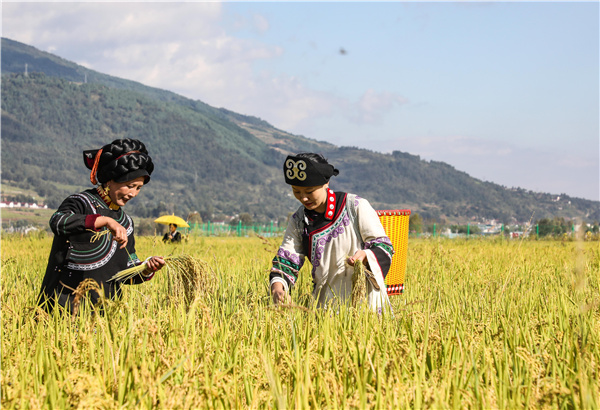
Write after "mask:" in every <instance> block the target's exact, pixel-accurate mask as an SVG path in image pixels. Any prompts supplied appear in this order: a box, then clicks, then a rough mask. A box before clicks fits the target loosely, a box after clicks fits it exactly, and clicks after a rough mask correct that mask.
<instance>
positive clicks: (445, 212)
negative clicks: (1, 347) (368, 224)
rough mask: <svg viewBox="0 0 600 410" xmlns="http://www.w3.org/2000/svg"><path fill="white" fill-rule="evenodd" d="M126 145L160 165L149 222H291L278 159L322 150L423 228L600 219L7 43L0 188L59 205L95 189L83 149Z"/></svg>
mask: <svg viewBox="0 0 600 410" xmlns="http://www.w3.org/2000/svg"><path fill="white" fill-rule="evenodd" d="M25 63H27V64H28V73H29V74H28V75H27V76H25V74H24V73H23V71H24V64H25ZM82 78H85V79H86V80H87V82H83V80H82ZM125 137H131V138H139V139H141V140H143V141H144V142H145V143H146V144H147V146H148V148H149V150H150V153H151V155H152V157H153V159H154V161H155V164H156V171H155V173H154V175H153V176H152V181H151V183H150V184H149V185H148V186H147V187H145V188H144V190H143V192H142V194H141V195H140V196H139V197H138V198H136V200H135V201H134V202H132V203H131V204H130V205H128V211H129V212H130V213H132V214H133V215H135V216H138V217H143V218H150V217H154V216H158V215H159V214H161V213H164V212H170V213H171V212H172V213H177V214H180V215H183V216H186V215H187V214H188V213H190V212H199V213H200V215H201V216H202V218H203V220H212V219H213V218H215V217H216V215H219V216H230V217H234V216H235V215H239V214H242V213H247V214H249V215H250V216H251V217H252V219H253V220H254V221H256V222H268V221H271V220H277V219H280V218H285V217H286V216H287V215H288V214H289V212H291V211H292V210H294V209H295V208H296V202H295V200H294V199H293V198H292V196H291V195H290V192H289V191H290V190H289V187H288V186H286V185H285V183H284V182H283V178H282V176H281V164H282V163H283V159H284V158H285V155H286V154H287V153H290V152H301V151H315V152H319V153H322V154H324V155H325V156H326V157H328V158H329V160H330V161H331V162H332V163H333V164H335V165H336V167H337V168H338V169H340V175H339V176H338V177H336V178H334V179H333V180H332V184H331V186H332V188H333V189H334V190H341V191H348V192H353V193H356V194H358V195H360V196H362V197H364V198H367V199H369V200H370V201H371V202H372V203H373V205H374V206H375V207H376V208H378V209H401V208H408V209H411V210H412V211H413V212H419V214H420V215H422V217H423V218H424V221H425V222H432V221H439V222H442V223H447V222H448V223H450V222H454V223H459V222H467V221H474V220H481V219H484V218H486V219H498V220H500V221H502V222H506V223H509V222H514V221H529V220H531V219H533V220H537V219H540V218H554V217H562V218H566V219H569V220H571V219H579V220H585V221H588V222H592V221H597V220H599V219H600V207H599V203H598V201H589V200H584V199H578V198H570V197H568V196H566V195H564V194H561V195H560V200H556V198H557V195H550V194H544V193H534V192H531V191H526V190H523V189H518V188H513V189H507V188H506V187H502V186H500V185H497V184H494V183H491V182H484V181H480V180H477V179H475V178H472V177H470V176H469V175H467V174H466V173H464V172H461V171H458V170H456V169H455V168H453V167H452V166H450V165H448V164H445V163H443V162H436V161H431V162H429V161H424V160H422V159H420V158H419V157H418V156H415V155H411V154H408V153H403V152H399V151H395V152H393V153H392V154H382V153H378V152H374V151H370V150H365V149H358V148H354V147H336V146H334V145H332V144H329V143H325V142H321V141H316V140H312V139H309V138H305V137H303V136H297V135H292V134H289V133H287V132H285V131H283V130H279V129H276V128H274V127H272V126H271V125H270V124H269V123H268V122H266V121H264V120H262V119H259V118H255V117H249V116H244V115H241V114H237V113H234V112H231V111H229V110H227V109H225V108H220V109H217V108H213V107H210V106H208V105H207V104H205V103H203V102H201V101H194V100H190V99H187V98H184V97H182V96H179V95H177V94H174V93H172V92H169V91H165V90H159V89H155V88H151V87H147V86H144V85H142V84H140V83H136V82H132V81H127V80H123V79H119V78H116V77H111V76H108V75H105V74H101V73H97V72H94V71H92V70H89V69H86V68H84V67H81V66H78V65H76V64H74V63H71V62H68V61H66V60H64V59H61V58H60V57H57V56H53V55H52V54H49V53H44V52H41V51H39V50H36V49H35V48H33V47H30V46H27V45H24V44H21V43H18V42H15V41H12V40H8V39H2V147H1V148H2V183H10V184H13V185H15V186H18V187H20V188H22V189H29V190H32V191H33V192H35V193H36V194H37V195H39V196H41V197H43V198H44V200H45V201H46V202H47V203H48V205H49V206H51V207H56V206H58V204H59V203H60V201H62V199H64V197H65V196H66V195H68V194H71V193H73V190H74V189H76V190H79V189H84V188H86V187H90V186H91V184H90V183H89V182H87V181H88V173H87V169H86V168H85V167H84V166H83V162H82V159H81V158H82V157H81V152H82V151H83V150H85V149H91V148H97V147H99V146H101V145H103V144H106V143H108V142H110V141H112V140H113V139H116V138H125Z"/></svg>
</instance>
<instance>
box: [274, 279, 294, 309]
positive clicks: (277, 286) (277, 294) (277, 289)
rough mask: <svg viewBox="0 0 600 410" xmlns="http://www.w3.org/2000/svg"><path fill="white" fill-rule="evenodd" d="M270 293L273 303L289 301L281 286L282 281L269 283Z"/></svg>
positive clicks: (288, 296)
mask: <svg viewBox="0 0 600 410" xmlns="http://www.w3.org/2000/svg"><path fill="white" fill-rule="evenodd" d="M271 295H273V303H275V304H276V305H277V304H280V303H290V295H288V294H287V293H286V291H285V289H284V288H283V283H281V282H275V283H273V285H271Z"/></svg>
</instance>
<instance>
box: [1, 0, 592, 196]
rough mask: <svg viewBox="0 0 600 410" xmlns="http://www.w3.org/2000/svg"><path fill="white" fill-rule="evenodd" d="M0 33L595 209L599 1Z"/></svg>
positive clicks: (254, 7) (293, 11)
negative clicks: (580, 201) (592, 203)
mask: <svg viewBox="0 0 600 410" xmlns="http://www.w3.org/2000/svg"><path fill="white" fill-rule="evenodd" d="M2 35H3V36H5V37H8V38H11V39H14V40H17V41H22V42H24V43H27V44H30V45H33V46H34V47H37V48H39V49H41V50H44V51H50V52H53V53H55V54H57V55H59V56H61V57H63V58H66V59H68V60H72V61H75V62H77V63H79V64H82V65H85V66H87V67H89V68H92V69H95V70H98V71H101V72H104V73H107V74H111V75H116V76H119V77H123V78H127V79H131V80H135V81H139V82H142V83H144V84H147V85H150V86H155V87H159V88H164V89H168V90H171V91H174V92H177V93H179V94H182V95H185V96H186V97H190V98H193V99H199V100H202V101H204V102H206V103H208V104H210V105H213V106H217V107H225V108H228V109H230V110H233V111H236V112H239V113H242V114H248V115H254V116H257V117H260V118H262V119H264V120H266V121H268V122H270V123H271V124H273V125H274V126H276V127H278V128H280V129H283V130H286V131H289V132H292V133H294V134H300V135H304V136H306V137H309V138H314V139H317V140H322V141H329V142H331V143H334V144H336V145H348V146H358V147H362V148H368V149H371V150H374V151H379V152H391V151H393V150H400V151H404V152H409V153H411V154H414V155H420V156H421V157H422V158H424V159H428V160H437V161H444V162H447V163H449V164H451V165H453V166H454V167H455V168H457V169H459V170H462V171H465V172H467V173H469V174H470V175H472V176H474V177H476V178H479V179H483V180H486V181H492V182H496V183H499V184H502V185H505V186H507V187H522V188H526V189H531V190H534V191H542V192H550V193H555V194H560V193H567V194H569V195H572V196H577V197H583V198H589V199H595V200H598V199H600V198H599V196H600V193H599V191H600V186H599V185H600V183H599V179H600V177H599V174H600V161H599V157H600V144H599V122H600V119H599V78H600V74H599V59H600V57H599V37H600V33H599V5H598V2H580V3H574V2H527V3H525V2H484V3H472V2H433V3H417V2H330V3H324V2H260V3H256V2H211V3H201V2H186V3H182V2H167V3H149V2H141V3H139V2H138V3H135V2H132V3H124V2H123V3H118V2H117V3H115V2H112V3H108V2H89V3H86V2H76V3H60V2H44V3H29V2H6V1H4V2H3V6H2ZM342 49H343V50H344V52H341V50H342Z"/></svg>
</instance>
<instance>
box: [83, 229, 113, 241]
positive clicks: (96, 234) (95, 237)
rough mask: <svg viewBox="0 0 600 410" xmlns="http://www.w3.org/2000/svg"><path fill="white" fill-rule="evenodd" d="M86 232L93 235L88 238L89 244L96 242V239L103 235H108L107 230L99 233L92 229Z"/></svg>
mask: <svg viewBox="0 0 600 410" xmlns="http://www.w3.org/2000/svg"><path fill="white" fill-rule="evenodd" d="M88 231H90V232H93V233H94V234H93V235H92V237H91V238H90V242H91V243H94V242H96V241H97V240H98V239H100V238H102V237H103V236H104V235H108V234H109V233H110V230H109V229H103V230H101V231H94V230H92V229H88Z"/></svg>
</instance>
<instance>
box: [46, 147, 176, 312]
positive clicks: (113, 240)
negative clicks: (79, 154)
mask: <svg viewBox="0 0 600 410" xmlns="http://www.w3.org/2000/svg"><path fill="white" fill-rule="evenodd" d="M83 159H84V163H85V166H86V167H87V168H88V169H90V170H91V174H90V181H91V183H92V184H94V185H96V184H97V187H95V188H90V189H88V190H86V191H83V192H80V193H78V194H74V195H71V196H69V197H68V198H66V199H65V200H64V201H63V203H62V204H61V205H60V207H59V208H58V210H57V211H56V212H55V213H54V214H53V215H52V217H51V218H50V227H51V228H52V232H54V235H55V236H54V241H53V242H52V249H51V251H50V257H49V258H48V267H47V268H46V275H45V276H44V280H43V282H42V288H41V292H40V297H39V303H40V305H41V306H43V307H44V308H45V309H46V310H47V311H48V312H50V311H52V309H53V308H54V307H55V305H56V304H58V305H60V306H62V307H63V308H65V309H67V310H68V311H70V312H74V309H73V307H74V305H73V302H74V297H75V294H74V292H75V290H76V289H77V287H78V286H79V284H80V283H82V282H83V281H84V280H85V279H88V278H91V279H93V280H94V281H95V282H96V283H97V284H98V285H99V288H100V289H102V288H103V289H104V295H103V296H104V297H106V298H115V297H118V296H119V295H120V291H121V283H120V282H114V281H109V279H110V278H111V277H112V276H113V275H114V274H116V273H117V272H119V271H121V270H124V269H127V268H131V267H133V266H137V265H139V264H141V263H142V262H141V261H140V260H139V259H138V257H137V255H136V253H135V238H134V235H133V221H132V220H131V218H130V217H129V216H128V215H127V214H126V213H125V211H124V210H123V207H124V206H125V205H126V204H127V202H129V201H130V200H132V199H133V198H135V197H136V196H137V195H138V194H139V193H140V190H141V189H142V187H143V186H144V185H145V184H147V183H148V181H150V174H152V171H153V170H154V164H153V163H152V158H150V155H148V150H147V149H146V147H145V146H144V144H143V143H142V142H140V141H138V140H135V139H121V140H115V141H113V142H112V143H110V144H107V145H105V146H103V147H102V148H101V149H95V150H89V151H84V152H83ZM106 231H108V232H106ZM102 233H106V234H105V235H100V234H102ZM164 264H165V261H164V259H163V258H162V257H158V256H153V257H151V258H149V259H148V260H147V268H146V269H145V270H144V271H143V272H141V273H140V274H139V275H138V276H136V277H135V278H133V279H131V280H129V281H127V284H138V283H143V282H145V281H147V280H150V279H152V277H153V276H154V273H155V272H156V271H157V270H159V269H161V268H162V267H163V266H164ZM89 295H90V298H91V301H92V303H94V304H95V303H96V302H97V301H98V298H99V297H100V295H99V292H96V291H94V290H91V291H90V292H89Z"/></svg>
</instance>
